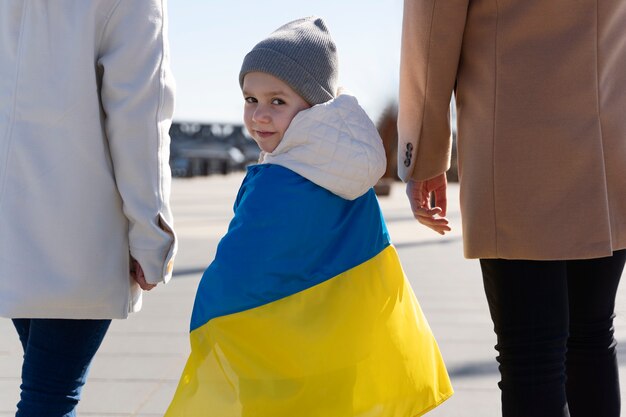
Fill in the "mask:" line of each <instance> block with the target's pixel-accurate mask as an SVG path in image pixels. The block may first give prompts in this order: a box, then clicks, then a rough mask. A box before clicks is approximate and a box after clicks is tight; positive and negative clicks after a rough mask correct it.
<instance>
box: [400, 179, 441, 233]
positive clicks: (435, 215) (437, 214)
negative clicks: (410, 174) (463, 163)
mask: <svg viewBox="0 0 626 417" xmlns="http://www.w3.org/2000/svg"><path fill="white" fill-rule="evenodd" d="M447 187H448V181H447V179H446V174H445V173H443V174H440V175H437V176H436V177H434V178H431V179H429V180H425V181H415V180H409V181H408V182H407V184H406V194H407V196H408V197H409V202H410V203H411V211H412V212H413V216H414V217H415V218H416V219H417V221H418V222H420V223H421V224H423V225H424V226H426V227H430V228H431V229H433V230H434V231H435V232H437V233H439V234H441V235H443V234H445V233H446V232H449V231H450V230H451V229H450V226H449V225H448V219H447V218H446V217H445V216H446V210H447V208H448V199H447V197H446V189H447ZM433 197H434V199H435V201H434V204H435V207H431V206H432V205H433V204H432V198H433Z"/></svg>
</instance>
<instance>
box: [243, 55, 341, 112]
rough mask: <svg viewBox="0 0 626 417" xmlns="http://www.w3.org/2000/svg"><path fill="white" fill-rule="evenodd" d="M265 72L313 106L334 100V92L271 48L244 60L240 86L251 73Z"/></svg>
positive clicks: (248, 56)
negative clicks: (282, 82)
mask: <svg viewBox="0 0 626 417" xmlns="http://www.w3.org/2000/svg"><path fill="white" fill-rule="evenodd" d="M255 71H258V72H264V73H267V74H270V75H273V76H275V77H276V78H278V79H280V80H282V81H284V82H285V83H287V85H289V87H291V88H292V89H293V90H294V91H295V92H296V93H298V94H299V95H300V96H301V97H302V98H303V99H304V100H305V101H306V102H307V103H309V104H311V105H315V104H320V103H325V102H327V101H328V100H332V99H333V98H334V97H335V95H334V92H331V91H328V90H327V89H325V88H324V87H323V86H322V85H321V84H320V83H319V82H318V81H317V80H316V79H315V78H314V77H313V76H312V75H311V74H310V73H309V72H308V71H307V70H306V68H303V67H302V66H301V65H300V64H298V63H297V62H296V61H294V60H292V59H290V58H289V57H288V56H286V55H284V54H282V53H280V52H276V51H274V50H272V49H269V48H256V49H254V50H252V51H250V52H249V53H248V54H247V55H246V56H245V58H244V60H243V64H242V66H241V71H240V73H239V85H240V86H241V88H243V79H244V77H245V76H246V74H248V73H250V72H255Z"/></svg>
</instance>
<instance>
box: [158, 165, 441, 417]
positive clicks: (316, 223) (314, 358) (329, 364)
mask: <svg viewBox="0 0 626 417" xmlns="http://www.w3.org/2000/svg"><path fill="white" fill-rule="evenodd" d="M190 338H191V355H190V357H189V360H188V362H187V365H186V367H185V369H184V371H183V375H182V377H181V380H180V383H179V385H178V388H177V391H176V394H175V396H174V399H173V401H172V403H171V405H170V407H169V409H168V411H167V414H166V416H167V417H183V416H185V417H210V416H215V417H240V416H241V417H248V416H250V417H252V416H254V417H313V416H315V417H351V416H354V417H356V416H359V417H374V416H376V417H413V416H419V415H422V414H424V413H425V412H427V411H428V410H430V409H432V408H434V407H435V406H437V405H438V404H440V403H441V402H443V401H444V400H445V399H446V398H448V397H449V396H450V395H452V388H451V385H450V381H449V379H448V375H447V373H446V370H445V367H444V364H443V361H442V359H441V356H440V353H439V349H438V347H437V343H436V341H435V339H434V338H433V335H432V333H431V330H430V328H429V326H428V323H427V322H426V319H425V318H424V316H423V314H422V311H421V309H420V307H419V304H418V303H417V300H416V298H415V295H414V294H413V291H412V290H411V287H410V285H409V282H408V281H407V279H406V277H405V275H404V272H403V270H402V267H401V265H400V261H399V259H398V255H397V253H396V250H395V248H394V247H393V246H392V245H391V244H390V240H389V235H388V233H387V230H386V226H385V223H384V220H383V218H382V215H381V211H380V208H379V206H378V201H377V199H376V196H375V194H374V192H373V190H370V191H369V192H368V193H366V194H365V195H364V196H362V197H360V198H358V199H356V200H354V201H348V200H345V199H342V198H340V197H337V196H336V195H334V194H332V193H330V192H329V191H327V190H325V189H324V188H321V187H319V186H317V185H315V184H313V183H312V182H310V181H309V180H307V179H305V178H303V177H301V176H300V175H298V174H296V173H294V172H293V171H290V170H289V169H287V168H283V167H281V166H278V165H255V166H252V167H250V168H249V169H248V174H247V176H246V178H245V179H244V182H243V184H242V186H241V189H240V191H239V194H238V196H237V200H236V202H235V217H234V218H233V220H232V222H231V224H230V226H229V230H228V233H227V234H226V235H225V236H224V238H223V239H222V240H221V241H220V243H219V246H218V249H217V254H216V257H215V260H214V261H213V262H212V263H211V265H210V266H209V267H208V268H207V270H206V271H205V273H204V276H203V277H202V280H201V282H200V285H199V287H198V291H197V295H196V300H195V304H194V308H193V314H192V319H191V334H190Z"/></svg>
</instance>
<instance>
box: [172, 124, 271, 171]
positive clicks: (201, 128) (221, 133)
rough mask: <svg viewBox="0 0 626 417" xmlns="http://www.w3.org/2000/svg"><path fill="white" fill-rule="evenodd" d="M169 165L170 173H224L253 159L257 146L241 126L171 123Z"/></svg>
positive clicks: (243, 167)
mask: <svg viewBox="0 0 626 417" xmlns="http://www.w3.org/2000/svg"><path fill="white" fill-rule="evenodd" d="M170 137H171V139H172V142H171V147H170V166H171V169H172V176H175V177H193V176H196V175H211V174H215V173H219V174H224V175H225V174H228V173H230V172H232V171H236V170H242V169H245V167H246V166H247V165H248V164H249V163H253V162H256V161H257V159H258V155H259V148H258V146H257V145H256V143H255V142H254V141H253V140H251V139H250V138H249V137H247V135H245V133H244V129H243V126H241V125H229V124H201V123H172V127H171V128H170Z"/></svg>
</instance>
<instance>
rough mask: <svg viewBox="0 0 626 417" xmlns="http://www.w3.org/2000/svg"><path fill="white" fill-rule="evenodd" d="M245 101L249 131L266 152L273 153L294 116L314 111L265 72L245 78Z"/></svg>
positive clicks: (252, 73)
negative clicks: (301, 112) (310, 110)
mask: <svg viewBox="0 0 626 417" xmlns="http://www.w3.org/2000/svg"><path fill="white" fill-rule="evenodd" d="M243 97H244V99H245V101H246V103H245V105H244V112H243V120H244V123H245V125H246V129H248V132H250V135H252V138H253V139H254V140H255V141H256V143H257V144H258V145H259V147H260V148H261V150H262V151H265V152H273V151H274V149H276V146H278V144H279V143H280V141H281V139H282V138H283V135H284V134H285V131H286V130H287V128H288V127H289V124H290V123H291V120H292V119H293V118H294V116H295V115H296V114H298V112H300V111H301V110H304V109H307V108H309V107H311V106H310V105H309V104H308V103H307V102H306V101H305V100H304V99H303V98H302V97H300V96H299V95H298V93H296V92H295V91H294V90H293V89H292V88H291V87H289V85H287V84H286V83H285V82H283V81H281V80H280V79H278V78H276V77H274V76H273V75H270V74H267V73H264V72H250V73H248V74H246V76H245V77H244V79H243Z"/></svg>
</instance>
